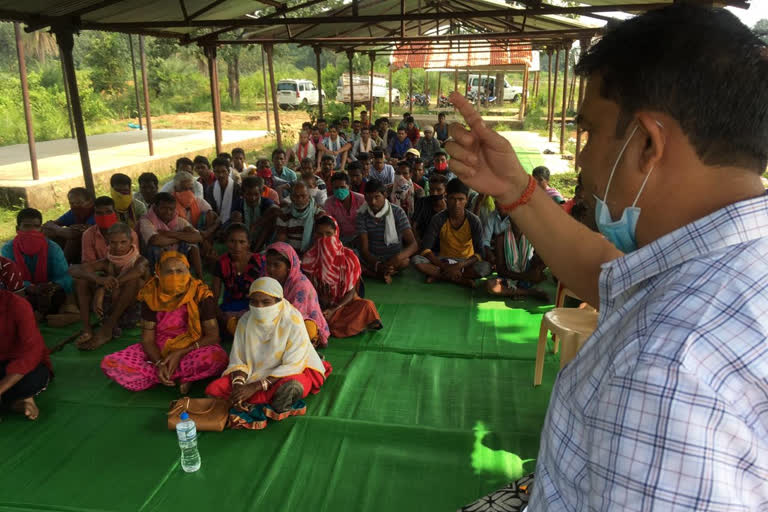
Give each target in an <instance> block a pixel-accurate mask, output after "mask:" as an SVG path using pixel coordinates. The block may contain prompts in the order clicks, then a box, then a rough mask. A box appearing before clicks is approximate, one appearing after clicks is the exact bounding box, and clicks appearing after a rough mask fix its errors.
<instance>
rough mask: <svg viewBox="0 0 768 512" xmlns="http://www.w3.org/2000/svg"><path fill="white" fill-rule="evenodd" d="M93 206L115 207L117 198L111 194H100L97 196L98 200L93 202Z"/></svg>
mask: <svg viewBox="0 0 768 512" xmlns="http://www.w3.org/2000/svg"><path fill="white" fill-rule="evenodd" d="M93 206H94V207H96V206H111V207H112V208H114V207H115V200H114V199H112V198H111V197H109V196H99V197H97V198H96V201H94V202H93Z"/></svg>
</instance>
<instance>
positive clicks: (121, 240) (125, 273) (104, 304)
mask: <svg viewBox="0 0 768 512" xmlns="http://www.w3.org/2000/svg"><path fill="white" fill-rule="evenodd" d="M134 236H135V233H134V231H133V230H132V229H131V228H130V227H128V225H127V224H123V223H122V222H118V223H116V224H113V225H112V226H111V227H110V228H109V230H108V231H107V239H108V241H109V249H108V251H107V255H106V257H105V258H104V259H100V260H96V261H91V262H88V263H83V264H82V265H74V266H72V268H70V269H69V273H70V275H72V277H73V278H74V280H75V294H76V295H77V301H78V305H79V306H80V320H81V321H82V322H83V332H82V334H81V335H80V336H79V337H78V338H77V340H76V345H77V348H79V349H80V350H94V349H97V348H99V347H100V346H102V345H104V344H105V343H107V342H108V341H109V340H111V339H112V338H113V337H118V336H119V335H120V328H130V327H135V326H136V323H137V322H138V321H139V314H140V310H139V308H138V303H137V302H136V295H137V294H138V292H139V290H140V289H141V287H142V286H143V285H144V283H145V282H146V280H147V279H149V266H148V264H147V260H146V258H144V257H143V256H141V255H140V254H139V249H138V247H137V245H136V242H135V240H134V239H133V237H134ZM91 310H93V312H94V313H96V315H97V316H98V317H99V318H101V321H102V324H101V327H100V328H99V330H98V331H97V332H96V334H95V335H94V333H93V329H92V328H91V324H90V312H91Z"/></svg>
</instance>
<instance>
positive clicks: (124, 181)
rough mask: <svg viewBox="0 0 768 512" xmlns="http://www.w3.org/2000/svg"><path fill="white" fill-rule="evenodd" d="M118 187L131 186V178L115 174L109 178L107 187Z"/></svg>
mask: <svg viewBox="0 0 768 512" xmlns="http://www.w3.org/2000/svg"><path fill="white" fill-rule="evenodd" d="M120 185H128V186H129V187H130V186H131V177H130V176H128V175H127V174H123V173H120V172H118V173H115V174H113V175H112V177H111V178H109V186H110V187H117V186H120Z"/></svg>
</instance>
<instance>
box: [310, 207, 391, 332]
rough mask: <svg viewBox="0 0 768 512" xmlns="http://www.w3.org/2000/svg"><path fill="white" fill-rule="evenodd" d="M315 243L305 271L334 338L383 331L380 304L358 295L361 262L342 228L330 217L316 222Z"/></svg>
mask: <svg viewBox="0 0 768 512" xmlns="http://www.w3.org/2000/svg"><path fill="white" fill-rule="evenodd" d="M314 235H315V243H314V245H313V246H312V248H311V249H310V250H309V251H307V253H306V254H305V255H304V259H303V261H302V263H301V268H302V270H303V271H304V273H305V274H306V275H307V276H308V277H309V279H310V281H312V284H313V285H314V286H315V289H316V290H317V294H318V297H319V299H320V307H321V308H322V309H323V316H324V317H325V319H326V320H327V321H328V327H329V328H330V330H331V336H333V337H336V338H348V337H350V336H354V335H355V334H359V333H361V332H363V331H365V330H366V329H372V330H378V329H381V327H382V325H381V318H380V317H379V313H378V311H376V305H374V303H373V302H372V301H370V300H368V299H364V298H362V297H360V296H359V295H358V288H359V285H360V261H359V260H358V259H357V256H356V255H355V253H354V252H353V251H352V250H351V249H347V248H346V247H344V246H343V245H342V243H341V240H340V239H339V227H338V225H337V224H336V221H335V220H334V219H333V218H331V217H328V216H325V217H321V218H320V219H318V220H316V221H315V230H314Z"/></svg>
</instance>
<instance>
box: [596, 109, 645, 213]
mask: <svg viewBox="0 0 768 512" xmlns="http://www.w3.org/2000/svg"><path fill="white" fill-rule="evenodd" d="M639 127H640V125H638V124H636V125H635V128H634V129H633V130H632V133H630V134H629V137H627V140H625V141H624V145H623V146H621V151H619V156H618V157H616V161H615V162H614V163H613V169H611V175H610V176H609V177H608V184H607V185H606V186H605V194H603V201H607V200H608V191H609V190H610V189H611V182H612V181H613V174H614V173H615V172H616V167H618V166H619V162H621V157H623V156H624V151H626V149H627V146H628V145H629V141H631V140H632V137H634V136H635V133H637V129H638V128H639Z"/></svg>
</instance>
